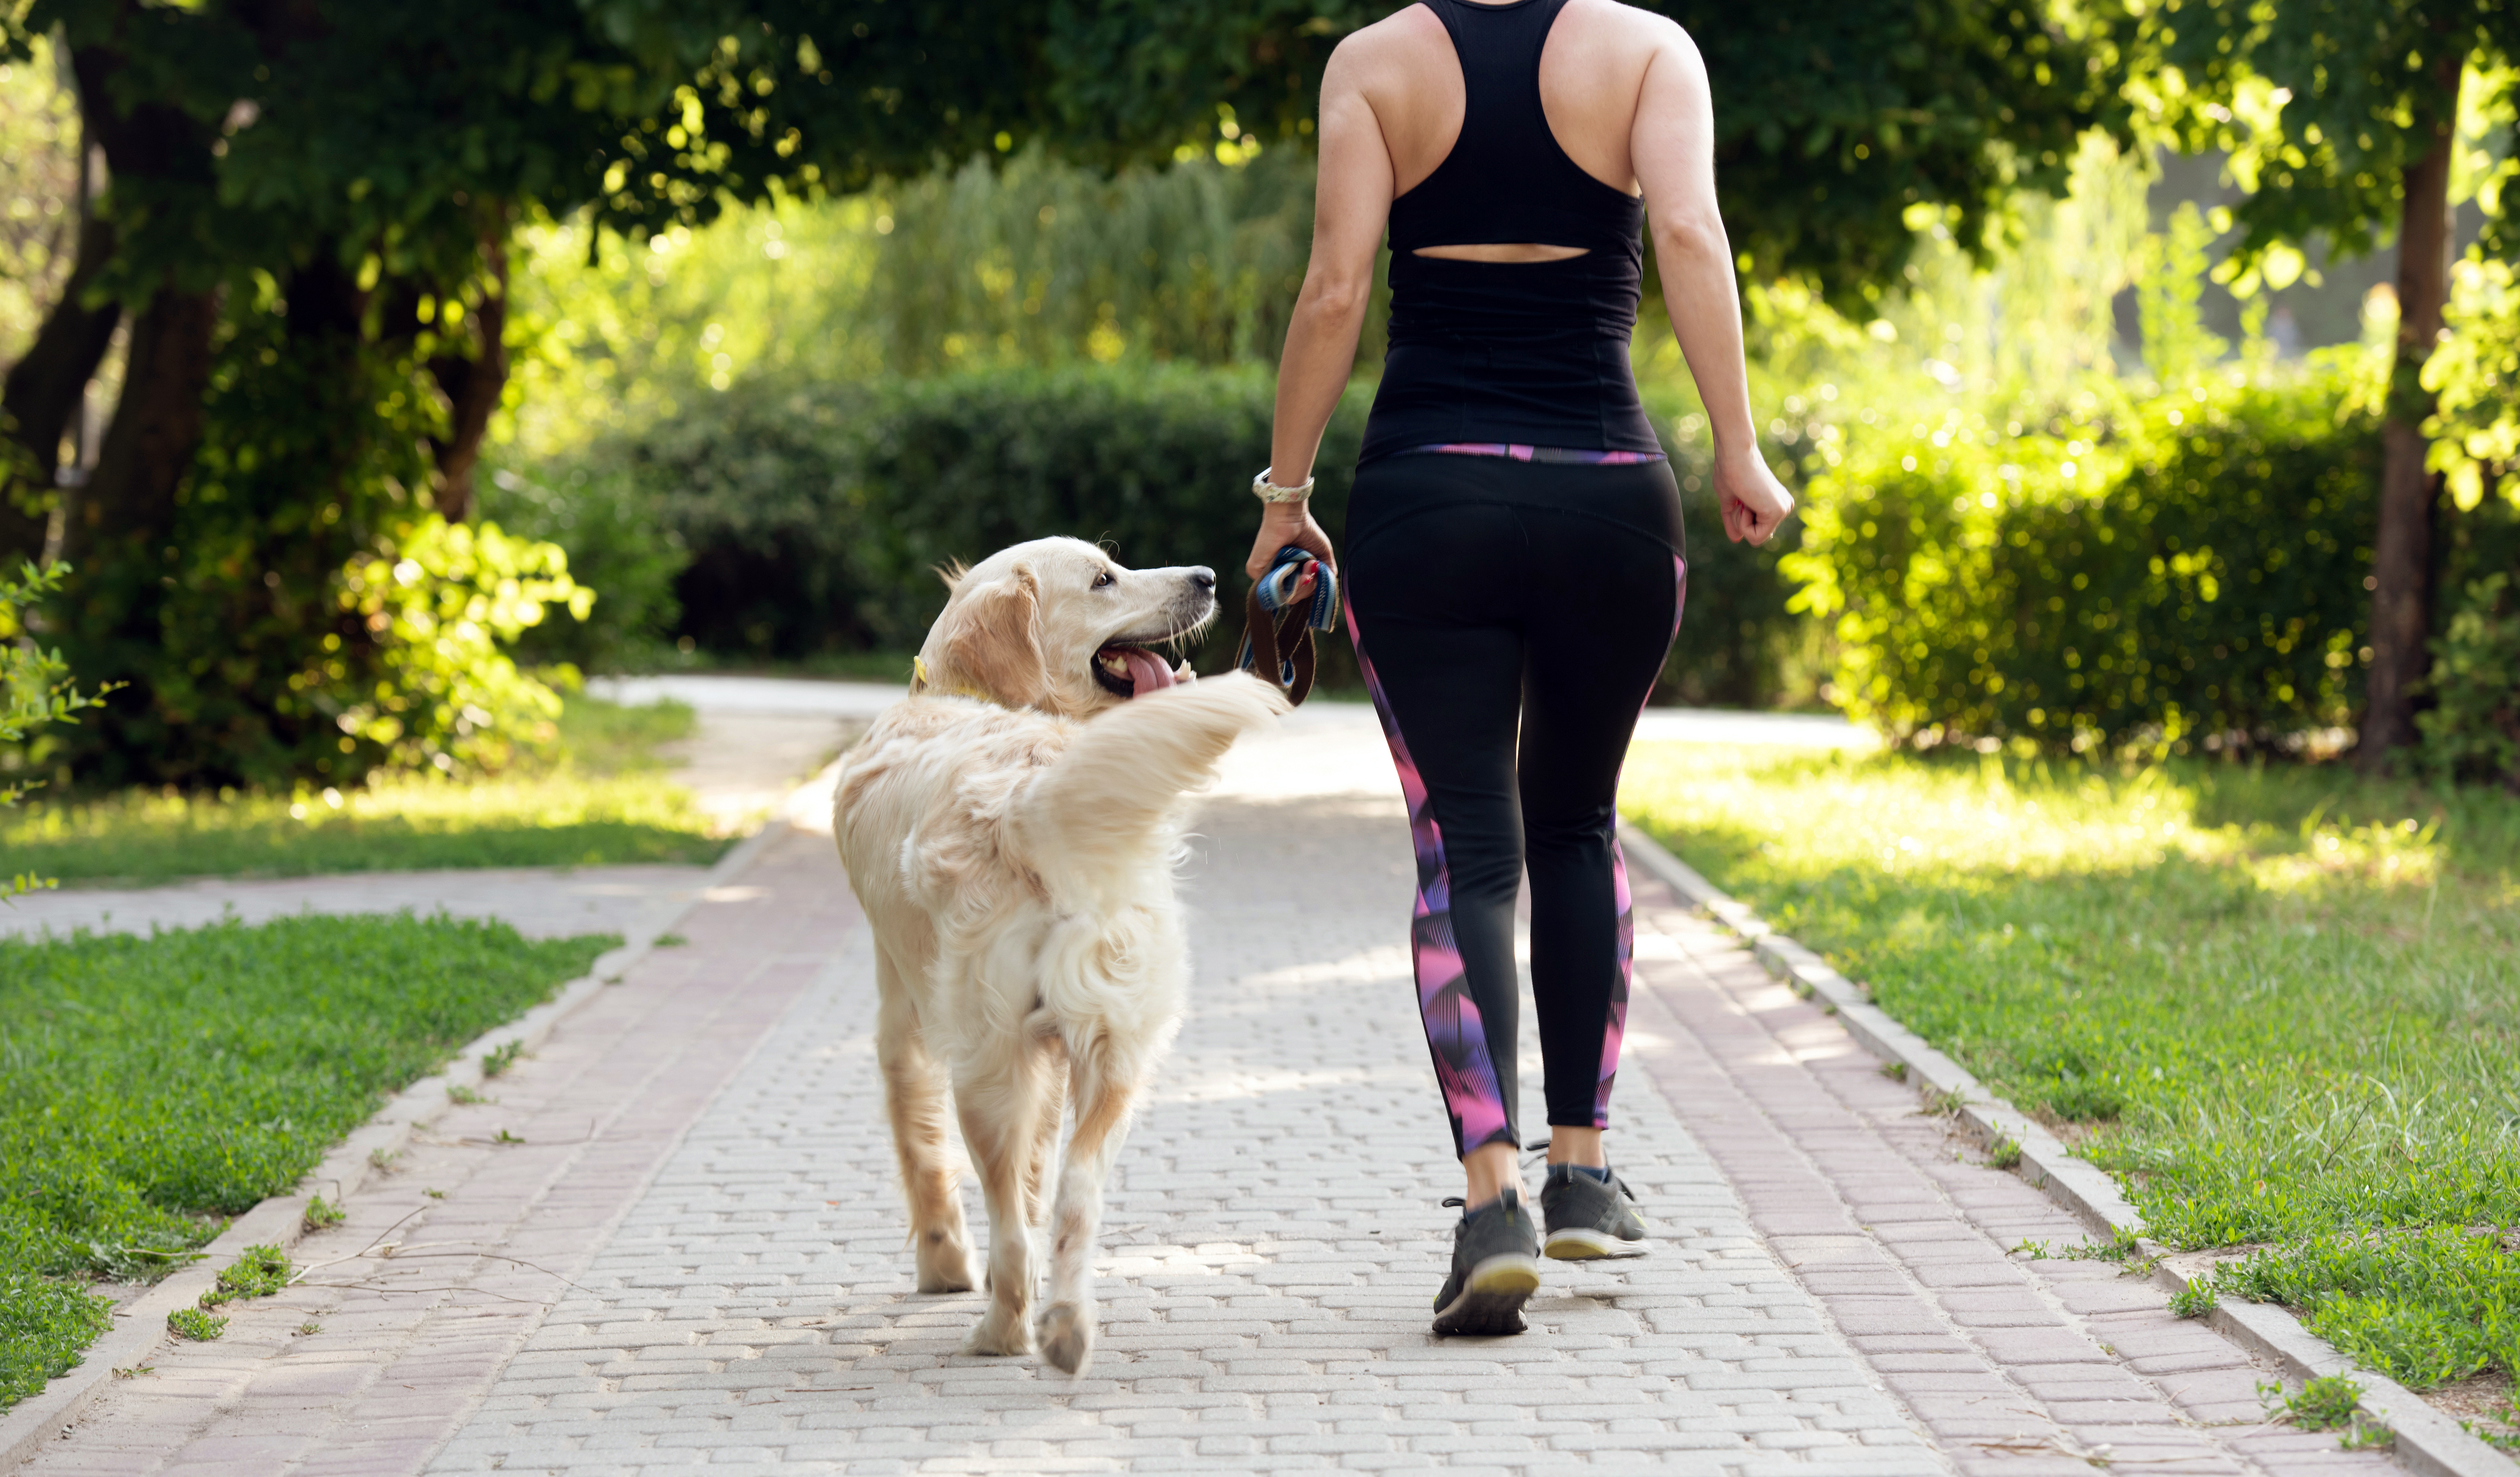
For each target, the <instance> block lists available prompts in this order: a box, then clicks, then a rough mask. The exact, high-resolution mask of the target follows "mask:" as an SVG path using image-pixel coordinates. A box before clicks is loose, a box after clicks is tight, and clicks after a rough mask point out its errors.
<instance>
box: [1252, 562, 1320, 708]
mask: <svg viewBox="0 0 2520 1477" xmlns="http://www.w3.org/2000/svg"><path fill="white" fill-rule="evenodd" d="M1242 602H1243V603H1242V619H1243V632H1244V634H1243V638H1242V639H1243V644H1244V646H1245V647H1246V648H1247V649H1249V650H1250V653H1251V662H1250V667H1251V670H1252V671H1254V672H1257V673H1259V674H1260V675H1261V676H1263V677H1266V678H1267V679H1269V680H1270V681H1271V682H1273V683H1275V684H1277V685H1278V688H1279V689H1280V691H1282V692H1283V693H1284V694H1286V701H1288V702H1289V703H1300V702H1302V701H1303V700H1304V699H1305V698H1306V697H1308V696H1310V695H1312V691H1313V666H1314V662H1315V657H1314V654H1313V628H1312V627H1311V626H1310V625H1309V624H1307V623H1306V622H1305V620H1304V612H1303V610H1302V609H1301V608H1299V607H1295V606H1289V607H1287V608H1286V609H1283V610H1281V611H1279V612H1277V614H1276V615H1275V616H1274V617H1273V616H1272V615H1271V614H1270V612H1269V610H1268V609H1267V607H1265V606H1263V605H1262V604H1260V592H1258V591H1257V590H1254V591H1253V592H1251V593H1250V594H1249V595H1246V596H1244V597H1243V598H1242Z"/></svg>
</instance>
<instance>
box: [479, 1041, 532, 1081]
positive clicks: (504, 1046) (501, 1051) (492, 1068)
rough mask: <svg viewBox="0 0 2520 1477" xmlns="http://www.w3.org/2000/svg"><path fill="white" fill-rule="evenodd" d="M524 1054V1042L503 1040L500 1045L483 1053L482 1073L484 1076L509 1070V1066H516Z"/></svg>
mask: <svg viewBox="0 0 2520 1477" xmlns="http://www.w3.org/2000/svg"><path fill="white" fill-rule="evenodd" d="M523 1054H525V1044H524V1043H523V1042H521V1041H504V1042H501V1043H500V1044H499V1045H497V1046H495V1047H492V1048H491V1049H490V1050H488V1051H486V1052H482V1053H481V1075H482V1076H484V1077H496V1076H499V1075H500V1074H501V1073H503V1072H505V1071H507V1070H508V1068H510V1067H512V1066H515V1065H516V1064H517V1057H519V1056H522V1055H523Z"/></svg>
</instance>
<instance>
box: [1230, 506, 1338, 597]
mask: <svg viewBox="0 0 2520 1477" xmlns="http://www.w3.org/2000/svg"><path fill="white" fill-rule="evenodd" d="M1288 544H1292V545H1294V546H1295V547H1296V548H1298V549H1303V550H1306V551H1308V552H1309V553H1311V554H1312V556H1313V557H1314V558H1315V559H1320V560H1321V561H1322V562H1324V563H1326V564H1328V565H1329V566H1330V567H1331V568H1333V569H1335V568H1337V567H1338V560H1336V559H1332V558H1331V557H1330V537H1329V535H1328V534H1327V533H1324V532H1322V525H1321V524H1319V523H1316V522H1314V521H1313V512H1312V509H1311V507H1310V506H1309V505H1307V504H1303V503H1264V504H1262V505H1261V514H1260V532H1259V533H1258V535H1256V536H1255V537H1254V538H1253V539H1252V540H1251V558H1250V559H1248V560H1246V561H1245V562H1244V563H1243V565H1242V572H1243V573H1244V574H1247V575H1249V576H1250V577H1251V580H1252V583H1254V584H1257V583H1259V580H1260V576H1262V575H1264V574H1266V573H1268V572H1269V566H1270V565H1271V564H1274V563H1276V562H1277V561H1278V551H1279V550H1281V549H1283V548H1285V547H1286V546H1287V545H1288ZM1306 583H1307V584H1308V585H1309V583H1310V582H1309V581H1307V582H1306Z"/></svg>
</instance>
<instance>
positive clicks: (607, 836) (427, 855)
mask: <svg viewBox="0 0 2520 1477" xmlns="http://www.w3.org/2000/svg"><path fill="white" fill-rule="evenodd" d="M696 721H697V720H696V719H695V717H694V715H693V713H692V710H691V709H690V708H689V707H687V706H684V705H683V704H681V703H674V702H664V703H656V704H652V705H650V706H646V707H639V708H625V707H621V706H618V705H616V704H613V703H607V702H602V701H599V700H597V699H595V698H591V697H585V696H575V697H571V698H569V699H568V706H567V709H566V711H565V712H564V713H563V715H562V720H561V734H562V748H563V752H562V758H561V759H560V760H559V762H557V763H556V764H553V765H551V766H549V767H547V768H543V769H539V770H535V771H530V772H512V773H510V774H507V775H502V776H499V777H496V778H493V779H487V780H478V781H472V782H458V781H451V780H443V779H438V778H434V777H410V778H383V779H380V780H378V781H376V782H374V783H371V784H369V785H366V786H363V787H359V788H355V789H349V790H338V789H320V790H306V791H301V792H299V793H296V794H293V795H251V794H239V793H236V792H235V791H226V792H222V793H220V794H216V795H183V794H150V793H146V792H130V793H126V794H121V795H116V796H112V797H110V798H106V799H101V800H87V801H72V802H68V803H49V804H48V803H41V802H36V803H28V804H25V805H23V806H22V807H20V808H19V809H18V810H16V811H13V812H9V813H7V814H6V815H5V818H0V852H5V853H6V855H7V856H8V859H9V866H10V867H11V868H13V869H15V870H19V871H27V872H33V873H37V874H39V875H45V876H52V877H58V878H60V879H62V880H63V881H65V882H87V883H96V884H102V883H124V884H146V883H151V882H163V881H169V880H172V879H175V878H179V877H188V876H231V877H238V876H265V877H268V876H304V875H310V874H315V873H343V872H387V871H395V872H399V871H413V870H420V869H427V868H438V867H596V866H613V865H620V864H624V863H634V862H678V863H695V864H697V863H706V862H710V861H713V860H715V859H716V858H717V856H718V854H719V853H720V852H722V851H723V850H724V849H725V847H726V845H727V844H728V840H729V838H728V837H726V836H723V835H718V834H714V833H712V826H711V823H710V821H709V818H708V817H707V816H706V815H705V814H703V813H702V812H701V810H700V809H699V807H698V805H697V803H696V802H695V800H694V799H693V796H692V794H691V792H690V791H689V790H687V789H685V788H683V787H682V786H681V785H679V784H676V783H673V782H672V781H671V779H670V778H669V776H670V771H668V770H667V769H665V767H664V761H663V760H662V759H661V758H659V757H658V756H657V755H656V752H655V750H656V748H657V746H658V745H659V744H662V743H665V742H669V741H671V740H673V739H680V738H683V737H686V736H687V735H689V734H690V733H691V732H692V730H693V728H694V727H695V725H696Z"/></svg>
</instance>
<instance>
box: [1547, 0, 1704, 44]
mask: <svg viewBox="0 0 2520 1477" xmlns="http://www.w3.org/2000/svg"><path fill="white" fill-rule="evenodd" d="M1560 37H1563V38H1565V39H1567V40H1570V41H1575V42H1578V43H1579V44H1580V43H1588V42H1589V43H1596V44H1599V45H1603V46H1609V47H1617V48H1620V49H1622V50H1627V51H1631V52H1633V51H1636V50H1641V49H1651V48H1655V47H1659V46H1666V45H1674V44H1678V45H1683V46H1688V47H1689V48H1690V49H1691V50H1692V51H1693V50H1695V47H1694V45H1693V44H1692V43H1691V42H1690V41H1689V39H1688V30H1687V29H1685V28H1684V27H1683V26H1682V25H1681V23H1680V22H1677V21H1675V20H1673V19H1672V18H1671V17H1669V16H1666V15H1662V14H1660V13H1658V12H1655V11H1649V10H1646V9H1644V8H1643V7H1642V6H1636V5H1627V4H1623V3H1622V0H1566V8H1565V9H1564V10H1563V11H1561V12H1560V13H1559V14H1558V19H1557V27H1556V33H1555V35H1553V36H1552V38H1551V44H1552V45H1554V44H1556V41H1557V39H1558V38H1560Z"/></svg>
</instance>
